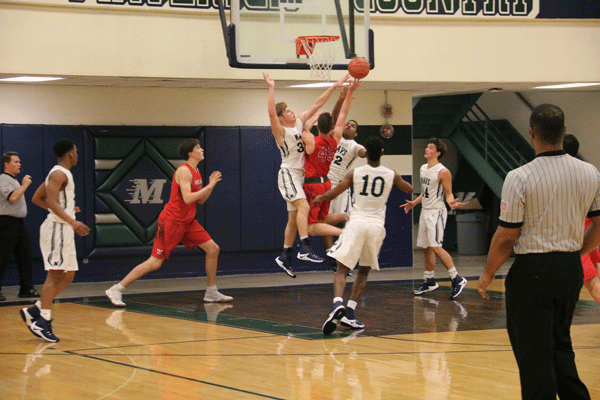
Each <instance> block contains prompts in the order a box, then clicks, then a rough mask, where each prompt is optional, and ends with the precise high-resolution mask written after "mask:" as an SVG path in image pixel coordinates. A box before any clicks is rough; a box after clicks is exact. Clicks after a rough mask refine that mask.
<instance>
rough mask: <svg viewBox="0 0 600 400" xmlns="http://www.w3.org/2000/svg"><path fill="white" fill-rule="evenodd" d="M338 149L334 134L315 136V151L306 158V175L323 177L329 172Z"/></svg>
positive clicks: (308, 176)
mask: <svg viewBox="0 0 600 400" xmlns="http://www.w3.org/2000/svg"><path fill="white" fill-rule="evenodd" d="M336 151H337V142H336V140H335V138H334V137H333V136H329V138H324V137H323V136H321V135H319V136H317V137H315V151H313V152H312V153H311V154H310V155H309V154H307V155H306V158H305V159H304V175H305V176H306V177H307V178H321V177H323V176H327V174H328V173H329V166H330V165H331V161H332V160H333V156H334V155H335V152H336Z"/></svg>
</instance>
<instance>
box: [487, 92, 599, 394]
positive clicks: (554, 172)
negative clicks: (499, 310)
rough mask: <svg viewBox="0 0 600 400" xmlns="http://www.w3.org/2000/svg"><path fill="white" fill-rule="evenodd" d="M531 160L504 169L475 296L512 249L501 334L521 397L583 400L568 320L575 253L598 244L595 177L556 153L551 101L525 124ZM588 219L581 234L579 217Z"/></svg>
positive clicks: (559, 149) (577, 265)
mask: <svg viewBox="0 0 600 400" xmlns="http://www.w3.org/2000/svg"><path fill="white" fill-rule="evenodd" d="M529 126H530V129H529V135H530V137H531V142H532V144H533V148H534V150H535V154H536V157H535V159H534V160H533V161H531V162H529V163H527V164H525V165H523V166H521V167H519V168H517V169H514V170H512V171H510V172H509V173H508V174H507V175H506V178H505V180H504V185H503V187H502V201H501V202H500V217H499V221H498V229H497V230H496V233H494V236H493V238H492V242H491V244H490V250H489V253H488V257H487V265H486V268H485V270H484V272H483V274H482V275H481V276H480V277H479V283H478V286H479V293H480V294H481V296H482V297H484V298H486V299H488V298H489V296H488V294H487V288H488V286H489V285H490V284H491V283H492V282H493V280H494V276H495V274H496V271H498V269H499V268H500V267H501V266H502V265H503V264H504V263H505V262H506V260H507V259H508V257H509V256H510V255H511V253H512V252H513V251H514V252H515V254H516V257H515V261H514V263H513V265H512V266H511V267H510V270H509V271H508V274H507V276H506V280H505V287H506V291H505V299H506V329H507V331H508V336H509V338H510V344H511V346H512V349H513V353H514V356H515V359H516V362H517V366H518V367H519V378H520V381H521V396H522V398H523V399H526V400H529V399H556V396H557V395H558V397H559V398H560V399H569V400H590V394H589V392H588V390H587V388H586V386H585V384H584V383H583V382H582V381H581V379H580V378H579V375H578V373H577V366H576V365H575V353H574V352H573V344H572V341H571V322H572V320H573V313H574V311H575V306H576V304H577V300H578V299H579V293H580V291H581V287H582V285H583V283H582V282H583V268H582V266H581V256H582V255H584V254H587V253H589V252H590V251H591V250H592V249H593V248H596V247H598V245H599V244H600V172H598V170H597V169H596V168H595V167H594V166H593V165H591V164H588V163H585V162H583V161H581V160H577V159H576V158H574V157H571V156H569V155H568V154H566V153H565V151H564V150H563V136H564V134H565V130H566V127H565V116H564V113H563V111H562V110H561V109H560V108H559V107H557V106H555V105H552V104H542V105H539V106H537V107H536V108H535V109H534V110H533V111H532V113H531V117H530V119H529ZM586 215H587V216H588V217H589V218H590V220H591V226H590V228H589V229H588V230H587V231H586V232H585V233H584V219H585V216H586Z"/></svg>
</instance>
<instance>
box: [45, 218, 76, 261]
mask: <svg viewBox="0 0 600 400" xmlns="http://www.w3.org/2000/svg"><path fill="white" fill-rule="evenodd" d="M40 249H41V250H42V258H43V259H44V268H45V269H46V271H48V270H61V271H78V270H79V266H78V265H77V254H76V252H75V231H73V227H72V226H71V225H69V224H61V223H59V222H54V221H50V220H49V219H46V220H45V221H44V222H43V223H42V226H41V227H40Z"/></svg>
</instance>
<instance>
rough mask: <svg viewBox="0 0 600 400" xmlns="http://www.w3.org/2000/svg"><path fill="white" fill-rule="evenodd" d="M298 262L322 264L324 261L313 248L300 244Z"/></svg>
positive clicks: (297, 255)
mask: <svg viewBox="0 0 600 400" xmlns="http://www.w3.org/2000/svg"><path fill="white" fill-rule="evenodd" d="M296 257H297V258H298V260H303V261H310V262H314V263H322V262H323V259H322V258H321V257H319V256H317V255H316V254H314V253H313V252H312V248H310V247H309V246H307V245H305V244H300V251H298V254H296Z"/></svg>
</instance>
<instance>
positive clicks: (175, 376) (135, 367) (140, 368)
mask: <svg viewBox="0 0 600 400" xmlns="http://www.w3.org/2000/svg"><path fill="white" fill-rule="evenodd" d="M66 353H72V354H73V355H74V356H79V357H85V358H90V359H92V360H97V361H102V362H107V363H111V364H116V365H121V366H123V367H129V368H134V369H136V370H141V371H146V372H152V373H155V374H160V375H165V376H170V377H172V378H178V379H183V380H187V381H191V382H195V383H201V384H204V385H209V386H214V387H218V388H221V389H227V390H232V391H234V392H240V393H245V394H250V395H254V396H258V397H261V398H264V399H273V400H285V399H282V398H280V397H273V396H269V395H266V394H262V393H256V392H251V391H249V390H244V389H239V388H234V387H231V386H226V385H220V384H218V383H213V382H207V381H203V380H201V379H194V378H190V377H187V376H183V375H177V374H172V373H169V372H164V371H158V370H155V369H152V368H145V367H141V366H138V365H130V364H127V363H123V362H118V361H113V360H106V359H103V358H101V357H96V356H92V355H89V354H77V353H73V352H71V351H69V350H67V351H66Z"/></svg>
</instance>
